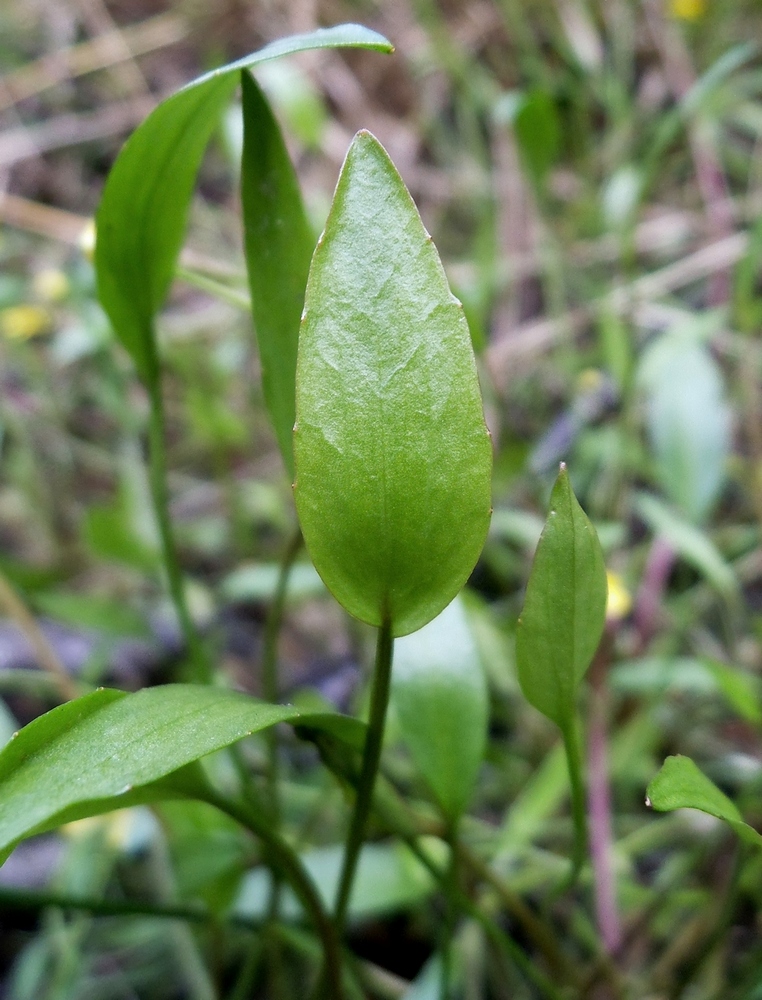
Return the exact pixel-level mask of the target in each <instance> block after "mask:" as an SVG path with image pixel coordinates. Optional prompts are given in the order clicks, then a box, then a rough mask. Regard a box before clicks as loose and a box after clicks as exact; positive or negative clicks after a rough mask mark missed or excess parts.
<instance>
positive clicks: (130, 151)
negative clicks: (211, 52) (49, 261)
mask: <svg viewBox="0 0 762 1000" xmlns="http://www.w3.org/2000/svg"><path fill="white" fill-rule="evenodd" d="M235 85H236V77H235V76H234V75H230V76H219V77H215V78H213V79H211V80H209V82H208V84H206V85H205V86H203V87H202V86H199V87H194V88H191V89H185V90H181V91H180V92H179V93H177V94H174V95H173V96H172V97H170V98H168V99H167V100H166V101H164V102H163V103H162V104H160V105H159V106H158V107H157V108H156V109H155V110H154V111H153V112H152V113H151V114H150V115H149V116H148V118H146V120H145V121H144V122H143V123H142V125H140V126H139V128H137V129H136V130H135V132H133V134H132V135H131V136H130V138H129V139H128V140H127V142H126V143H125V145H124V148H123V149H122V152H121V153H120V154H119V157H118V158H117V160H116V163H115V164H114V166H113V168H112V170H111V173H110V174H109V176H108V180H107V181H106V187H105V190H104V192H103V198H102V199H101V203H100V206H99V208H98V211H97V214H96V219H95V222H96V233H97V242H96V247H95V267H96V271H97V275H98V297H99V298H100V300H101V304H102V305H103V308H104V309H105V310H106V312H107V314H108V317H109V319H110V320H111V323H112V325H113V327H114V331H115V332H116V335H117V336H118V337H119V339H120V340H121V342H122V344H123V346H124V347H125V348H126V350H127V351H128V353H129V354H130V356H131V357H132V360H133V361H134V362H135V367H136V368H137V370H138V374H139V375H140V377H141V378H142V379H143V381H144V382H145V383H146V384H147V385H151V384H153V383H155V382H156V380H157V379H158V355H157V348H156V336H155V331H154V316H155V314H156V313H157V312H158V310H159V309H160V308H161V305H162V303H163V302H164V298H165V296H166V294H167V291H168V290H169V285H170V283H171V281H172V277H173V275H174V270H175V262H176V260H177V256H178V254H179V253H180V248H181V246H182V243H183V238H184V235H185V226H186V221H187V215H188V207H189V205H190V199H191V195H192V193H193V187H194V185H195V182H196V174H197V173H198V168H199V166H200V164H201V158H202V156H203V155H204V150H205V149H206V146H207V143H208V141H209V139H210V137H211V135H212V132H213V131H214V129H215V128H216V126H217V120H218V118H219V116H220V114H221V113H222V109H223V108H224V107H225V105H226V104H227V102H228V101H229V100H230V97H231V95H232V93H233V91H234V89H235Z"/></svg>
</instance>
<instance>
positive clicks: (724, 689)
mask: <svg viewBox="0 0 762 1000" xmlns="http://www.w3.org/2000/svg"><path fill="white" fill-rule="evenodd" d="M609 685H610V687H611V690H612V691H615V692H617V693H619V694H635V695H660V694H664V693H666V692H668V691H676V692H680V693H684V694H692V695H696V696H698V697H706V696H713V697H716V696H717V695H718V694H721V695H723V696H724V697H725V699H726V701H727V702H728V704H729V705H730V706H731V707H732V708H733V709H735V711H737V712H738V713H739V714H740V715H742V716H743V718H745V719H747V720H748V721H749V722H753V723H759V722H760V721H762V711H760V687H759V682H758V679H757V678H756V677H755V676H754V675H752V674H749V673H747V672H746V671H743V670H740V669H739V668H738V667H734V666H731V665H730V664H728V663H719V662H718V661H716V660H710V659H707V658H697V657H687V656H676V657H653V656H649V657H644V658H642V659H638V660H625V661H623V662H621V663H617V664H616V665H615V666H614V667H613V668H612V669H611V672H610V674H609Z"/></svg>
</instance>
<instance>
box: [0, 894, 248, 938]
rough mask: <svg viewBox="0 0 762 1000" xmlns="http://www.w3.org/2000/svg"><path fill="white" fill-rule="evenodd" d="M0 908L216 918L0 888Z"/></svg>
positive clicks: (192, 910) (182, 909)
mask: <svg viewBox="0 0 762 1000" xmlns="http://www.w3.org/2000/svg"><path fill="white" fill-rule="evenodd" d="M0 906H2V908H3V909H15V910H31V911H35V910H42V909H46V908H47V907H55V908H56V909H61V910H82V911H84V912H85V913H92V914H94V915H95V916H103V917H133V916H135V917H158V918H160V919H164V920H186V921H188V922H189V923H196V924H205V923H214V921H215V920H216V919H217V918H216V917H215V915H214V914H212V913H210V912H209V910H207V909H206V908H205V907H201V906H187V905H175V904H171V905H167V904H163V903H162V904H157V903H143V902H139V901H137V900H131V899H119V900H108V899H95V898H91V897H86V896H70V895H67V894H65V893H59V892H37V891H34V890H30V889H10V888H5V887H3V888H0ZM225 921H226V922H228V923H231V922H232V923H236V924H240V925H241V926H243V927H249V928H250V927H258V926H259V924H260V922H259V921H252V920H250V919H248V918H238V917H231V918H225Z"/></svg>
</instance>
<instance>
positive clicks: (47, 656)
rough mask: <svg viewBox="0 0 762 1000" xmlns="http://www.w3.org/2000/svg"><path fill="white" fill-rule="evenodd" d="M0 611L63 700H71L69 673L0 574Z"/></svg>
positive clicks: (73, 686) (73, 692)
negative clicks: (11, 622)
mask: <svg viewBox="0 0 762 1000" xmlns="http://www.w3.org/2000/svg"><path fill="white" fill-rule="evenodd" d="M0 611H1V612H3V613H4V614H6V615H7V616H8V617H9V618H10V619H11V621H13V622H15V623H16V625H17V626H18V627H19V628H20V629H21V631H22V632H23V633H24V635H25V636H26V639H27V642H28V643H29V645H30V646H31V647H32V651H33V652H34V655H35V657H36V658H37V663H38V665H39V666H40V667H41V668H42V669H43V670H47V672H48V673H49V674H50V675H51V677H54V678H55V681H56V685H57V687H58V690H59V691H60V692H61V696H62V698H63V699H64V701H71V700H72V699H74V698H77V697H78V696H79V694H80V691H79V687H78V685H77V683H76V682H75V681H74V680H73V678H71V677H70V676H69V673H68V671H67V670H66V667H65V666H64V665H63V663H61V661H60V660H59V658H58V654H57V653H56V651H55V650H54V649H53V647H52V646H51V645H50V643H49V642H48V640H47V637H46V635H45V633H44V632H43V631H42V629H41V628H40V626H39V625H38V624H37V619H36V618H35V617H34V615H33V614H32V613H31V611H30V610H29V609H28V608H27V606H26V604H24V602H23V601H22V600H21V598H20V597H19V596H18V594H17V593H16V591H15V590H14V588H13V586H12V585H11V583H10V582H9V581H8V580H7V579H6V578H5V577H4V576H3V575H2V574H1V573H0Z"/></svg>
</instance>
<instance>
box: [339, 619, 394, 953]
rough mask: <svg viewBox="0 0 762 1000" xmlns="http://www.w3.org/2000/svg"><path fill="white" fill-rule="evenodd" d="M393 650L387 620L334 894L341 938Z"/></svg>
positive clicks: (380, 635)
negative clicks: (351, 811) (350, 816)
mask: <svg viewBox="0 0 762 1000" xmlns="http://www.w3.org/2000/svg"><path fill="white" fill-rule="evenodd" d="M393 648H394V639H393V638H392V628H391V623H390V622H388V621H386V622H383V624H382V625H381V628H380V629H379V631H378V640H377V644H376V663H375V667H374V671H373V690H372V692H371V698H370V717H369V719H368V733H367V736H366V737H365V749H364V751H363V758H362V767H361V769H360V779H359V782H358V785H357V797H356V798H355V808H354V812H353V814H352V821H351V823H350V825H349V834H348V835H347V843H346V848H345V850H344V866H343V868H342V872H341V879H340V881H339V890H338V892H337V894H336V906H335V910H334V919H335V922H336V930H337V932H338V933H339V934H340V935H341V934H343V932H344V925H345V923H346V917H347V907H348V906H349V897H350V895H351V892H352V883H353V882H354V877H355V871H356V869H357V861H358V858H359V857H360V848H361V847H362V842H363V838H364V836H365V827H366V826H367V822H368V816H369V815H370V810H371V806H372V804H373V788H374V786H375V784H376V774H377V773H378V765H379V761H380V760H381V747H382V746H383V742H384V724H385V722H386V706H387V705H388V703H389V686H390V681H391V676H392V652H393Z"/></svg>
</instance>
